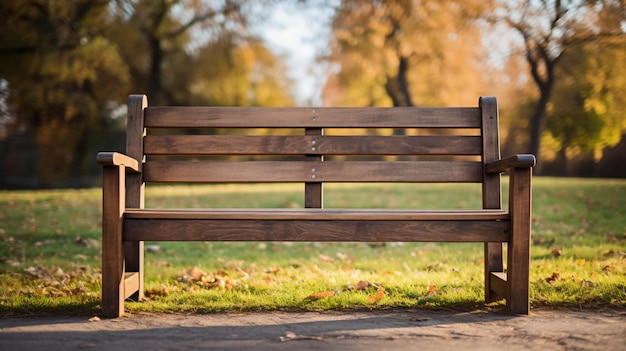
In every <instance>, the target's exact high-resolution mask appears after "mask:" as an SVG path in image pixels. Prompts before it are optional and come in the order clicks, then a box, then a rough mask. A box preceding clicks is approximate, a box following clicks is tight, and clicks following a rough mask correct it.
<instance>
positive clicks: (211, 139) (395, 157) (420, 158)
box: [127, 95, 501, 208]
mask: <svg viewBox="0 0 626 351" xmlns="http://www.w3.org/2000/svg"><path fill="white" fill-rule="evenodd" d="M381 128H385V129H387V128H393V129H394V130H396V131H397V130H402V131H403V132H401V133H400V134H399V135H398V133H393V134H392V133H389V132H388V131H387V134H392V135H380V134H379V133H365V134H364V135H363V133H361V135H354V133H353V132H351V130H354V129H357V130H359V131H362V130H370V131H372V130H376V129H381ZM229 129H233V130H232V131H230V132H226V133H224V132H225V131H226V130H229ZM259 129H261V130H264V133H261V134H259V133H258V130H259ZM267 129H271V132H270V133H267ZM325 129H326V130H328V129H331V130H332V131H333V133H332V135H324V134H325V133H324V130H325ZM416 129H418V130H423V131H424V132H422V133H421V134H422V135H420V134H419V133H418V135H415V133H412V132H408V133H407V132H406V131H414V130H416ZM190 131H191V132H192V133H191V134H192V135H190V134H189V133H190ZM218 131H219V133H218ZM249 131H253V134H255V133H254V132H257V133H256V135H242V133H246V132H249ZM346 131H347V132H346ZM294 133H299V135H297V134H294ZM327 134H329V133H327ZM127 154H128V155H129V156H131V157H134V158H136V159H138V160H141V159H143V160H144V163H143V164H142V168H143V169H142V174H141V175H139V176H136V177H134V178H132V177H131V178H130V179H129V183H128V187H129V188H135V189H136V190H135V191H134V192H133V193H134V194H135V195H129V196H138V197H140V199H139V200H137V199H135V200H132V199H127V202H128V204H129V206H132V207H141V206H142V202H143V199H142V198H143V194H142V193H143V184H144V183H145V182H156V183H158V182H162V183H178V182H183V183H224V182H226V183H232V182H251V183H258V182H260V183H263V182H299V183H305V193H306V194H305V205H306V207H322V200H321V197H322V183H324V182H470V183H482V184H483V207H484V208H500V207H501V199H500V177H499V175H494V176H487V175H485V173H484V163H485V162H490V161H494V160H497V159H499V157H500V147H499V135H498V109H497V104H496V100H495V98H493V97H481V98H480V100H479V106H478V107H469V108H420V107H406V108H302V107H300V108H267V107H174V106H168V107H161V106H157V107H149V106H148V105H147V100H146V97H145V96H143V95H131V97H130V99H129V114H128V129H127ZM389 156H392V157H389ZM259 157H260V158H265V159H263V160H261V161H259V160H258V158H259ZM325 157H326V159H325ZM254 158H257V159H255V160H251V159H254Z"/></svg>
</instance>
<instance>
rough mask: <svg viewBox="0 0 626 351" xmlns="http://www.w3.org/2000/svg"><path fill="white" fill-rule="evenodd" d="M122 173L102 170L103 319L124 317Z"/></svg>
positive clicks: (121, 170) (114, 168)
mask: <svg viewBox="0 0 626 351" xmlns="http://www.w3.org/2000/svg"><path fill="white" fill-rule="evenodd" d="M125 173H126V169H125V167H122V166H106V167H104V171H103V177H102V314H103V316H104V317H107V318H117V317H120V316H122V315H123V314H124V298H125V296H124V255H123V246H122V216H123V212H124V208H125V196H126V192H125V188H126V187H125V183H124V180H125Z"/></svg>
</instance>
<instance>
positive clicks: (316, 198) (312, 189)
mask: <svg viewBox="0 0 626 351" xmlns="http://www.w3.org/2000/svg"><path fill="white" fill-rule="evenodd" d="M304 133H305V135H319V136H321V135H323V134H324V130H323V129H322V128H306V129H305V131H304ZM310 147H311V148H313V147H315V145H310ZM305 159H306V160H307V161H324V156H322V155H306V156H305ZM314 176H315V172H314V171H313V167H312V168H311V180H312V181H311V182H306V183H304V207H305V208H323V207H324V189H323V187H324V185H323V184H322V183H321V182H315V181H314V180H315V178H314Z"/></svg>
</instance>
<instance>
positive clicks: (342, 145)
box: [144, 135, 482, 155]
mask: <svg viewBox="0 0 626 351" xmlns="http://www.w3.org/2000/svg"><path fill="white" fill-rule="evenodd" d="M144 148H145V154H146V155H305V154H310V155H481V154H482V141H481V138H480V137H479V136H321V135H320V136H312V135H303V136H252V135H147V136H146V137H145V141H144Z"/></svg>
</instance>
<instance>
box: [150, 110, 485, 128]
mask: <svg viewBox="0 0 626 351" xmlns="http://www.w3.org/2000/svg"><path fill="white" fill-rule="evenodd" d="M145 125H146V127H150V128H179V127H180V128H273V127H278V128H307V127H311V128H480V113H479V111H478V108H476V107H467V108H454V107H448V108H424V107H394V108H376V107H369V108H341V107H339V108H308V107H292V108H280V107H277V108H271V107H176V106H163V107H161V106H157V107H149V108H147V109H146V119H145Z"/></svg>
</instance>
